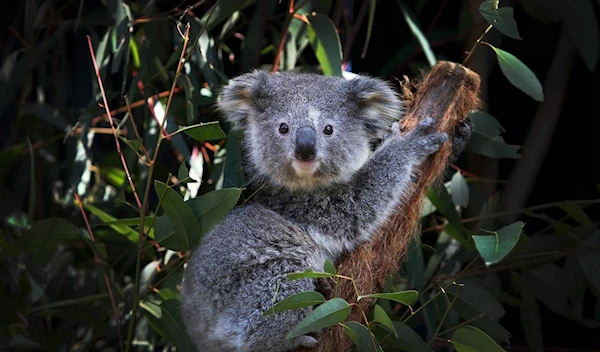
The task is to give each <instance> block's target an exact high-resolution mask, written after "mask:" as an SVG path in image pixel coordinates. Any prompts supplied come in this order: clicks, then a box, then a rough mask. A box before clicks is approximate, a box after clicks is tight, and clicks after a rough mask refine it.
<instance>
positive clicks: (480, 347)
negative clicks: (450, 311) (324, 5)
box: [450, 325, 504, 352]
mask: <svg viewBox="0 0 600 352" xmlns="http://www.w3.org/2000/svg"><path fill="white" fill-rule="evenodd" d="M450 342H451V343H452V346H454V348H456V351H457V352H501V351H504V349H503V348H502V347H500V346H499V345H498V344H497V343H496V342H495V341H494V340H493V339H492V338H491V337H489V336H488V335H487V334H486V333H484V332H483V331H481V330H479V329H477V328H476V327H474V326H471V325H467V326H463V327H460V328H458V329H456V330H455V331H454V333H453V334H452V338H451V339H450Z"/></svg>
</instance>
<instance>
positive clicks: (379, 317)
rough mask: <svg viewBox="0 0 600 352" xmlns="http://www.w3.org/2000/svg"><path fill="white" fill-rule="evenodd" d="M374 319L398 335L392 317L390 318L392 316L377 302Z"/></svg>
mask: <svg viewBox="0 0 600 352" xmlns="http://www.w3.org/2000/svg"><path fill="white" fill-rule="evenodd" d="M373 320H374V321H376V322H378V323H379V324H381V325H383V326H384V327H386V328H387V329H388V330H389V331H390V332H392V333H393V334H394V336H396V337H398V334H397V333H396V328H395V327H394V323H393V322H392V319H390V316H389V315H388V314H387V313H386V312H385V310H384V309H383V308H381V306H380V305H379V304H376V305H375V307H374V308H373Z"/></svg>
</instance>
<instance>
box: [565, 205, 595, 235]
mask: <svg viewBox="0 0 600 352" xmlns="http://www.w3.org/2000/svg"><path fill="white" fill-rule="evenodd" d="M560 208H561V209H562V210H564V211H565V213H567V214H569V216H570V217H572V218H573V219H575V220H576V221H577V222H578V223H580V224H581V225H583V226H586V227H589V228H593V227H594V223H593V222H592V220H591V219H590V218H589V216H587V214H586V213H585V212H584V211H583V209H581V207H580V206H579V205H577V203H575V202H573V201H572V200H565V201H564V202H562V204H561V205H560Z"/></svg>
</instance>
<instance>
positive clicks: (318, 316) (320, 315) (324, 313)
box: [286, 298, 350, 339]
mask: <svg viewBox="0 0 600 352" xmlns="http://www.w3.org/2000/svg"><path fill="white" fill-rule="evenodd" d="M349 314H350V305H349V304H348V302H346V301H345V300H343V299H341V298H332V299H330V300H329V301H327V302H325V303H323V304H321V305H320V306H318V307H317V308H315V309H314V310H313V311H312V312H310V314H309V315H308V316H306V318H304V319H303V320H302V321H301V322H300V323H299V324H298V325H296V326H295V327H294V328H293V329H292V330H291V331H290V333H289V334H288V335H287V336H286V339H291V338H293V337H297V336H302V335H306V334H308V333H309V332H313V331H317V330H320V329H323V328H326V327H328V326H333V325H336V324H337V323H341V322H343V321H344V320H346V318H347V317H348V315H349Z"/></svg>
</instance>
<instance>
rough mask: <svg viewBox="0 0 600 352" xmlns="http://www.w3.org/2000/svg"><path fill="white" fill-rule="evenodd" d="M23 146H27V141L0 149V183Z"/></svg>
mask: <svg viewBox="0 0 600 352" xmlns="http://www.w3.org/2000/svg"><path fill="white" fill-rule="evenodd" d="M25 148H27V143H20V144H15V145H11V146H10V147H7V148H4V150H2V151H0V165H2V167H0V183H3V181H4V179H5V178H6V176H7V175H8V173H9V172H10V170H11V166H12V165H13V164H14V163H15V162H16V161H17V159H18V158H19V157H20V155H21V152H22V151H23V150H24V149H25Z"/></svg>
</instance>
